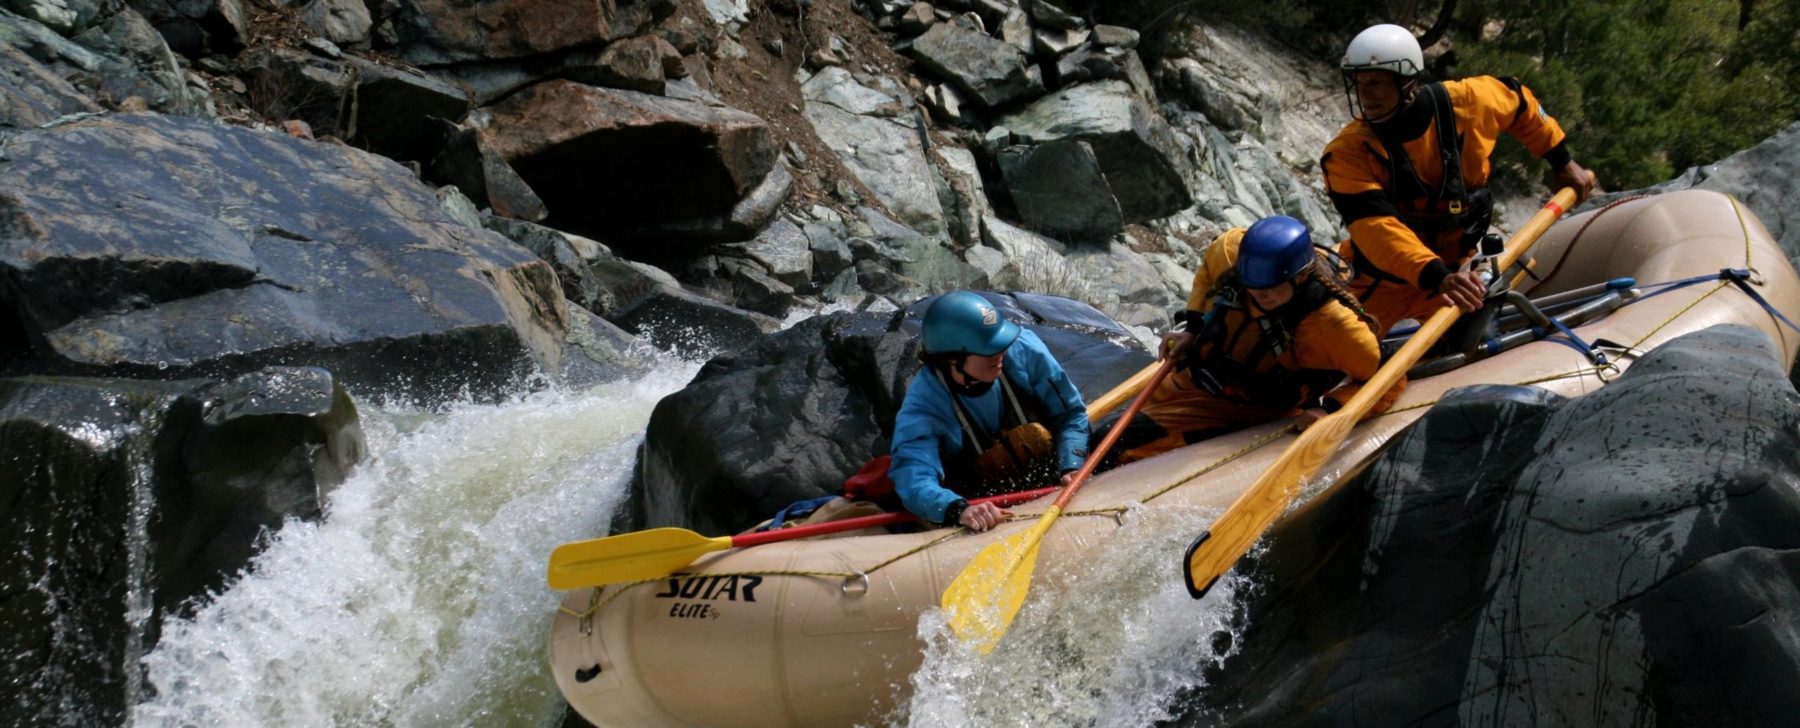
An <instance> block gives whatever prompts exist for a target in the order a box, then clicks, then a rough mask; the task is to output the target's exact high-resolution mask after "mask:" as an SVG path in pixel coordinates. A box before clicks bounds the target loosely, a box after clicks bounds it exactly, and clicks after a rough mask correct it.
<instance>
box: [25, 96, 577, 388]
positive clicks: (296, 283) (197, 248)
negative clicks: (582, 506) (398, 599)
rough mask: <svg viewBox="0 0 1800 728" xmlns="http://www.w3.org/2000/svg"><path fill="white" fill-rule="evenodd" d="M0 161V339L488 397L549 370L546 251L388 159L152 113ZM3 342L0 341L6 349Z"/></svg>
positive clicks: (182, 372)
mask: <svg viewBox="0 0 1800 728" xmlns="http://www.w3.org/2000/svg"><path fill="white" fill-rule="evenodd" d="M7 152H8V153H7V156H6V159H5V160H4V161H0V276H3V277H4V279H5V283H6V285H5V287H4V288H3V289H0V319H10V320H13V321H18V322H19V326H20V329H18V330H9V329H8V328H7V327H0V336H5V337H6V340H4V341H0V344H3V345H0V349H5V350H8V351H9V352H20V351H24V352H29V354H28V357H29V360H28V361H23V362H20V361H17V360H15V361H14V362H12V363H13V364H14V365H15V368H16V369H23V370H26V371H34V372H65V373H80V374H86V375H94V374H107V375H130V376H147V377H152V378H176V377H182V376H192V375H193V373H196V372H218V371H243V370H248V369H253V368H256V367H258V366H262V365H267V364H309V365H320V366H325V367H327V368H329V369H331V370H332V371H333V372H334V373H335V374H337V375H338V376H339V377H340V378H342V379H343V380H344V381H345V383H346V384H347V385H348V386H350V387H351V388H352V389H361V390H365V391H372V392H380V393H382V394H393V395H399V396H409V397H418V398H424V399H436V398H438V397H448V396H468V394H474V395H476V396H482V397H486V396H496V395H498V394H499V393H501V392H505V391H508V390H511V389H513V388H514V387H515V386H516V385H517V384H518V383H519V382H520V381H522V379H523V378H524V377H526V376H528V375H530V374H531V373H533V372H535V371H538V370H547V371H554V370H555V369H556V365H557V363H558V359H559V357H560V346H561V343H560V338H561V335H562V333H563V331H564V330H565V328H566V326H567V323H566V322H567V317H568V313H567V307H566V304H565V302H564V299H563V297H562V293H561V291H560V290H558V286H557V281H556V277H555V275H554V274H553V273H552V272H551V270H550V268H549V266H548V265H546V264H545V263H543V262H542V261H540V260H538V259H536V258H535V257H533V256H532V255H531V254H530V253H529V252H528V251H526V250H524V249H522V248H519V247H518V246H516V245H513V244H512V243H510V242H509V241H507V240H506V239H505V238H502V237H501V236H499V235H497V234H494V233H491V232H488V231H485V230H480V229H472V228H470V227H468V226H466V225H464V224H462V223H459V222H457V221H456V220H454V219H452V218H451V217H450V216H449V215H447V214H446V213H445V212H444V210H443V209H442V208H441V207H440V206H439V203H438V200H437V197H436V196H435V195H434V194H433V193H432V191H431V190H430V189H428V188H426V187H424V186H422V185H420V184H419V183H418V181H417V180H416V179H414V178H413V177H412V176H411V175H410V174H409V173H408V172H407V171H406V169H404V168H402V167H400V166H399V165H398V164H395V163H394V162H392V161H389V160H386V159H383V158H381V157H377V156H374V155H371V154H368V153H365V152H362V151H358V150H355V149H350V148H347V147H343V146H338V145H329V144H317V143H311V142H306V141H302V140H297V139H293V138H290V137H288V136H286V135H283V134H277V133H272V132H264V131H254V130H249V129H243V128H237V127H228V126H221V125H217V124H211V123H204V122H197V121H191V120H184V119H177V118H172V117H164V116H156V115H138V114H123V115H112V116H107V117H102V118H90V119H84V120H81V121H76V122H72V123H69V124H64V125H60V126H56V127H52V128H48V129H38V130H31V131H25V132H20V133H18V134H17V135H15V136H13V137H12V139H11V140H10V142H9V143H8V147H7ZM0 358H3V357H0Z"/></svg>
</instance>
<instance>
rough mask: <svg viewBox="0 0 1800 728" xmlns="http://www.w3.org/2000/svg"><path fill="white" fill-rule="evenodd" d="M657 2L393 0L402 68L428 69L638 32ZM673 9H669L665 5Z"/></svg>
mask: <svg viewBox="0 0 1800 728" xmlns="http://www.w3.org/2000/svg"><path fill="white" fill-rule="evenodd" d="M663 5H664V4H663V3H656V2H638V1H636V0H622V1H615V0H602V1H596V0H492V1H491V2H476V3H471V2H461V1H460V0H394V6H393V10H392V12H391V14H390V15H389V16H388V18H389V20H391V21H392V22H393V25H394V33H395V36H396V39H397V40H398V41H399V43H398V49H399V50H400V53H401V56H402V57H403V58H405V59H406V60H407V62H409V63H412V64H414V65H420V66H429V65H442V64H450V63H466V62H479V61H490V60H496V59H505V58H522V57H526V56H536V55H541V54H546V53H551V52H553V51H560V50H564V49H568V48H576V47H581V46H592V45H601V44H605V43H607V42H609V41H613V40H618V39H620V38H628V37H631V36H634V35H638V34H640V33H642V32H643V31H644V30H645V29H646V28H648V27H649V26H650V24H651V22H653V21H654V20H656V18H655V17H654V16H653V11H654V9H655V8H657V7H661V6H663ZM671 5H672V4H671Z"/></svg>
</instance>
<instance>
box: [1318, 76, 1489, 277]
mask: <svg viewBox="0 0 1800 728" xmlns="http://www.w3.org/2000/svg"><path fill="white" fill-rule="evenodd" d="M1423 90H1424V93H1425V96H1426V98H1428V99H1430V101H1431V104H1432V107H1433V108H1432V112H1433V114H1434V118H1435V119H1436V122H1437V132H1438V137H1437V140H1438V144H1437V147H1438V160H1439V163H1440V164H1442V165H1443V170H1444V179H1443V181H1442V182H1441V183H1440V184H1439V185H1438V186H1437V188H1436V189H1432V188H1431V187H1430V186H1429V185H1426V184H1425V182H1424V181H1423V180H1421V179H1419V173H1418V171H1417V170H1416V169H1414V168H1413V163H1412V158H1411V157H1409V156H1407V154H1406V147H1405V146H1404V144H1405V142H1406V141H1407V140H1405V139H1399V138H1396V137H1395V135H1393V134H1383V133H1381V130H1380V129H1376V134H1375V136H1376V138H1377V139H1379V140H1380V141H1381V147H1382V149H1383V150H1384V151H1385V152H1386V157H1387V163H1388V180H1389V185H1390V189H1389V190H1388V196H1389V197H1390V198H1391V199H1393V201H1394V206H1395V208H1396V209H1397V210H1398V212H1399V215H1398V217H1399V219H1400V222H1401V223H1402V224H1405V225H1406V227H1407V228H1408V229H1410V230H1412V231H1413V234H1414V235H1417V236H1419V240H1420V241H1421V242H1424V243H1425V244H1426V245H1427V246H1430V247H1432V248H1434V249H1435V248H1436V247H1437V245H1438V240H1439V238H1440V236H1442V235H1443V233H1444V232H1446V231H1449V230H1459V231H1461V232H1460V252H1459V254H1458V255H1457V260H1451V261H1449V262H1450V263H1451V264H1455V263H1456V262H1457V261H1458V260H1460V259H1461V258H1462V257H1464V256H1467V255H1468V254H1469V252H1471V251H1473V250H1474V249H1475V246H1476V245H1478V244H1479V243H1480V242H1481V237H1482V236H1483V235H1485V234H1486V233H1487V229H1488V226H1489V225H1491V224H1492V222H1493V218H1494V196H1493V193H1492V192H1490V191H1488V189H1487V188H1486V187H1477V188H1474V189H1469V188H1468V186H1467V185H1465V184H1463V168H1462V146H1463V135H1462V134H1461V133H1460V132H1459V131H1458V130H1457V128H1456V108H1455V107H1453V106H1451V105H1450V93H1449V92H1448V91H1446V90H1445V89H1444V84H1442V83H1428V84H1425V87H1424V89H1423ZM1375 156H1381V155H1375ZM1350 246H1351V248H1352V249H1353V250H1355V256H1354V260H1353V264H1352V265H1353V268H1354V270H1355V272H1356V273H1358V274H1363V275H1369V276H1371V277H1374V278H1377V279H1380V280H1385V281H1391V282H1396V283H1410V281H1405V280H1402V279H1401V278H1400V277H1399V276H1396V275H1394V274H1392V273H1389V272H1387V271H1384V270H1382V269H1380V268H1379V267H1376V265H1375V264H1374V263H1373V262H1371V261H1370V260H1369V256H1367V255H1364V254H1363V252H1362V251H1361V250H1360V249H1356V242H1355V241H1354V240H1352V241H1351V243H1350ZM1440 252H1441V251H1440Z"/></svg>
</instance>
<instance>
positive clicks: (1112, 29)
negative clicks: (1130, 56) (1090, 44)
mask: <svg viewBox="0 0 1800 728" xmlns="http://www.w3.org/2000/svg"><path fill="white" fill-rule="evenodd" d="M1137 44H1138V32H1137V31H1135V30H1132V29H1130V28H1124V27H1120V26H1117V25H1096V26H1094V45H1097V46H1100V47H1101V48H1125V49H1128V50H1129V49H1132V48H1136V47H1137Z"/></svg>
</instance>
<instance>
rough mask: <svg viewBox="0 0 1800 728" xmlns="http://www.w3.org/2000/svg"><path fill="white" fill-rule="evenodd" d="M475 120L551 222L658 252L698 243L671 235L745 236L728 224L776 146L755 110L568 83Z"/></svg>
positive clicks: (642, 253)
mask: <svg viewBox="0 0 1800 728" xmlns="http://www.w3.org/2000/svg"><path fill="white" fill-rule="evenodd" d="M474 123H475V125H476V126H478V127H480V128H481V134H482V136H483V143H484V144H486V145H487V146H488V147H490V148H492V149H493V150H494V151H495V152H496V153H498V154H499V155H500V156H501V158H503V159H505V160H506V161H507V162H508V163H509V164H510V165H511V166H512V167H513V168H514V169H516V170H518V173H519V175H520V176H521V177H523V178H524V180H525V181H526V182H527V183H528V184H530V186H531V188H532V189H533V190H535V191H536V192H537V194H538V196H539V197H541V198H543V201H544V204H545V205H546V206H547V207H548V208H549V211H550V216H549V217H548V218H547V219H546V222H547V224H549V225H551V226H552V227H556V228H559V229H563V230H568V231H570V232H574V233H577V234H581V235H586V236H588V237H594V238H601V239H605V240H608V241H612V242H614V243H615V244H617V245H618V247H619V249H620V251H621V252H623V253H625V254H626V255H630V256H633V257H642V258H645V259H652V260H668V259H670V258H672V257H680V256H681V255H682V254H684V253H691V252H693V250H694V248H695V247H696V246H682V245H679V244H671V243H680V242H681V241H683V240H687V241H694V242H696V245H698V244H708V243H714V242H721V241H728V240H731V239H738V240H742V239H745V238H748V237H750V235H748V234H744V233H746V232H748V233H751V234H753V233H754V231H753V230H750V231H745V230H742V229H741V228H740V226H737V225H732V224H729V222H730V221H731V220H732V219H733V218H734V215H741V214H742V212H741V211H739V210H738V208H739V205H740V203H742V202H743V201H744V200H745V199H746V198H750V197H753V196H755V195H756V193H757V189H758V187H759V185H761V184H762V183H763V182H764V180H765V179H766V178H768V176H769V173H770V171H771V170H772V169H773V168H774V166H775V164H776V158H777V155H778V154H779V152H778V151H777V149H776V147H775V143H774V141H773V138H772V137H771V135H770V133H769V127H768V125H767V124H766V123H764V122H763V120H762V119H759V118H757V117H756V116H754V115H751V114H748V113H745V112H742V111H738V110H736V109H732V108H727V107H713V106H707V105H705V104H701V103H696V102H693V101H683V100H679V99H671V98H666V97H662V96H652V95H650V94H644V93H638V92H636V91H621V90H617V89H606V88H599V87H595V86H586V85H583V84H579V83H575V82H572V81H560V80H559V81H547V82H544V83H541V84H537V85H535V86H531V87H529V88H527V89H525V90H524V91H521V92H519V93H517V94H514V95H513V96H510V97H508V98H507V99H505V100H504V101H501V102H500V103H497V104H495V105H493V106H490V107H487V108H485V109H483V110H481V111H479V112H477V113H476V115H475V116H474ZM739 235H741V237H738V236H739Z"/></svg>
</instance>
